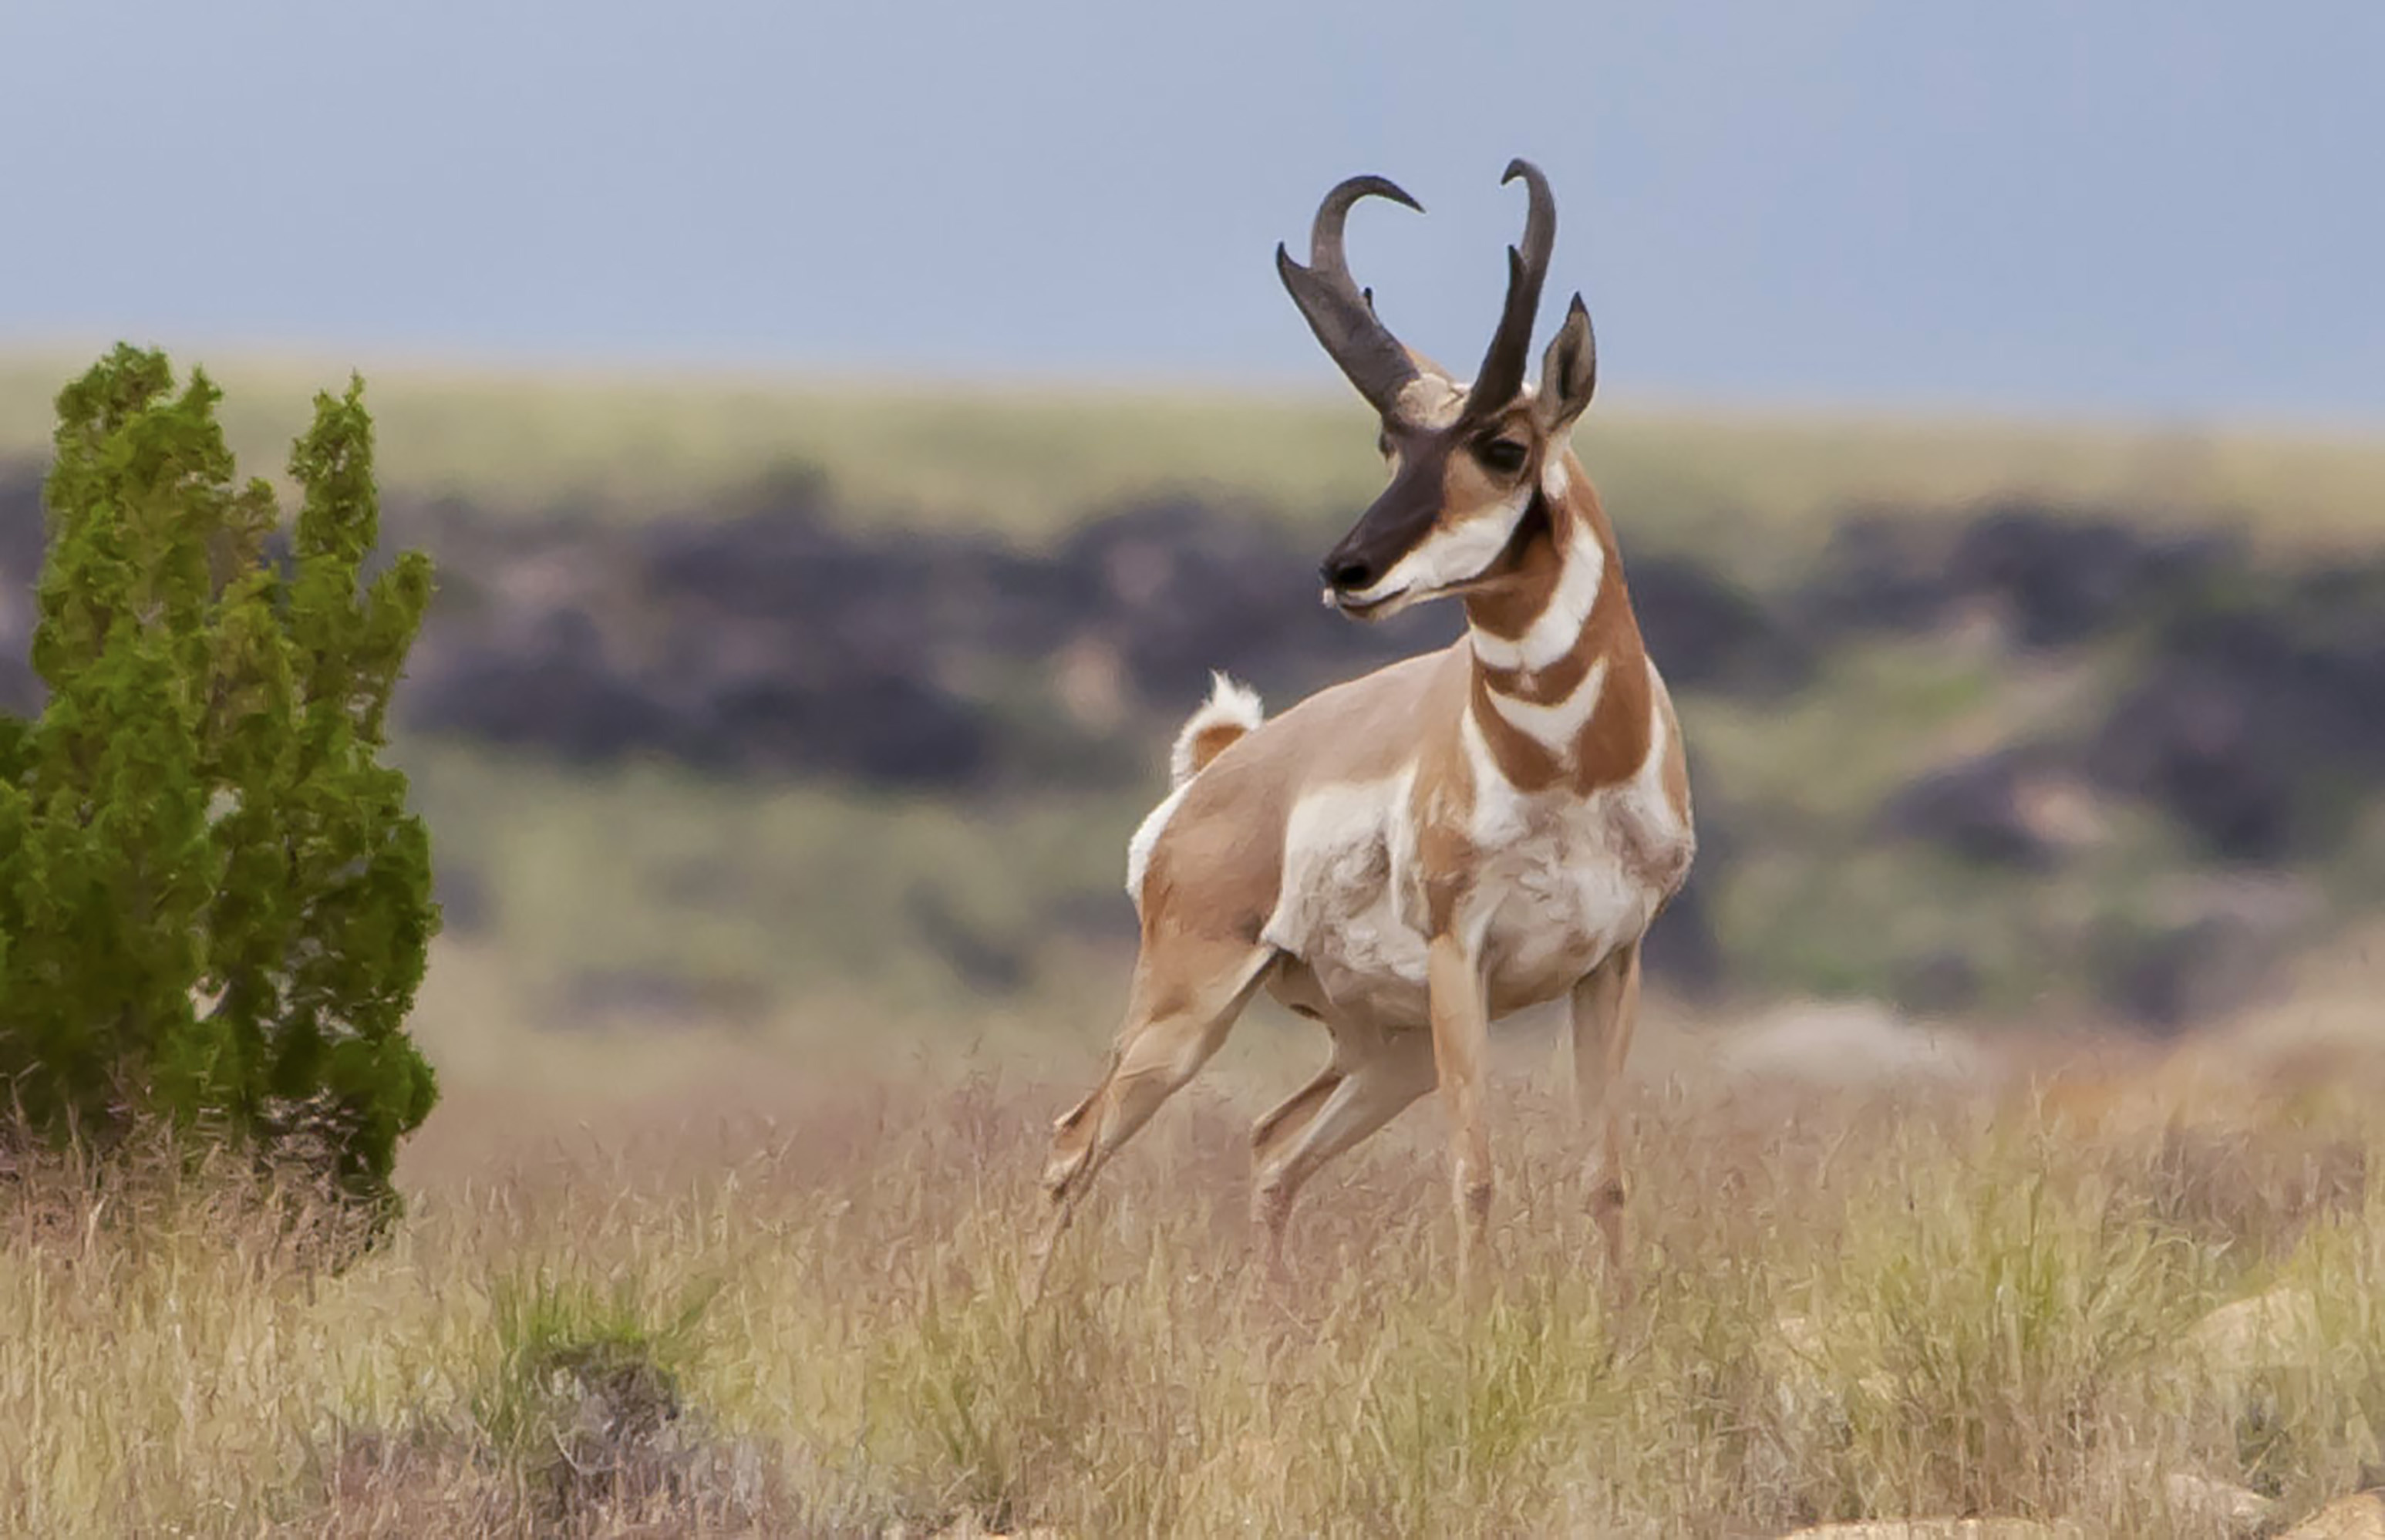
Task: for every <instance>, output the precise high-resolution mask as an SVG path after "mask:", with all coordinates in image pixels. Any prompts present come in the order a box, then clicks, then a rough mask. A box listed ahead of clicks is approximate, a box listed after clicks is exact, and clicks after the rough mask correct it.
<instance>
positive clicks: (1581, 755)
mask: <svg viewBox="0 0 2385 1540" xmlns="http://www.w3.org/2000/svg"><path fill="white" fill-rule="evenodd" d="M1560 463H1561V467H1562V469H1561V471H1560V473H1559V474H1558V475H1557V476H1555V477H1554V478H1552V480H1551V482H1549V483H1544V489H1543V493H1542V499H1543V502H1544V503H1545V505H1546V507H1547V509H1548V519H1547V520H1546V528H1545V529H1543V530H1542V531H1540V532H1537V533H1535V535H1534V536H1533V538H1532V540H1531V541H1530V544H1528V545H1526V547H1525V548H1524V549H1523V550H1522V551H1520V552H1519V553H1517V557H1516V564H1515V570H1514V573H1513V575H1512V577H1511V578H1509V579H1508V580H1506V581H1503V582H1500V583H1498V584H1496V585H1495V586H1493V587H1491V588H1487V589H1485V590H1483V591H1481V592H1480V593H1477V594H1473V595H1468V596H1467V600H1466V618H1467V643H1468V645H1470V646H1471V647H1472V649H1473V652H1474V670H1473V674H1474V677H1473V683H1472V690H1471V698H1470V701H1469V703H1468V709H1469V710H1470V711H1471V712H1472V713H1473V716H1474V720H1475V722H1476V724H1477V725H1478V726H1479V727H1480V730H1481V732H1482V736H1483V739H1484V741H1485V743H1486V744H1488V745H1489V746H1490V749H1491V753H1492V759H1493V761H1494V762H1495V763H1496V764H1497V766H1498V768H1499V770H1500V772H1501V773H1502V774H1503V775H1504V776H1505V778H1506V779H1507V780H1508V781H1509V782H1510V783H1513V784H1515V785H1516V786H1517V787H1518V788H1520V789H1523V790H1527V791H1534V790H1542V789H1546V788H1549V787H1553V786H1555V785H1557V784H1560V783H1567V784H1571V785H1572V786H1574V787H1575V788H1576V789H1578V790H1582V791H1587V790H1590V789H1592V788H1593V787H1596V786H1599V785H1605V784H1610V783H1614V782H1617V781H1620V780H1623V779H1625V778H1627V777H1628V776H1630V774H1631V773H1632V772H1633V771H1634V770H1637V769H1638V768H1639V765H1640V762H1641V761H1642V759H1644V758H1645V757H1646V756H1647V750H1648V745H1649V742H1650V732H1651V728H1650V725H1649V705H1650V702H1649V688H1648V680H1647V662H1646V653H1645V652H1644V650H1643V649H1642V645H1641V641H1640V629H1639V625H1638V623H1637V622H1636V621H1635V620H1634V619H1633V617H1632V614H1631V600H1630V594H1629V593H1628V592H1627V591H1626V589H1625V586H1624V582H1623V569H1622V564H1621V562H1620V561H1619V560H1618V559H1617V554H1616V548H1615V538H1614V534H1613V532H1611V531H1610V530H1609V529H1608V527H1607V523H1606V518H1605V513H1604V512H1603V511H1602V510H1601V509H1600V507H1599V505H1598V495H1597V494H1596V493H1595V492H1593V491H1592V489H1591V485H1590V480H1589V478H1588V477H1586V476H1584V475H1583V474H1582V472H1581V467H1580V463H1579V462H1578V461H1576V460H1575V459H1574V457H1573V456H1572V455H1571V454H1570V453H1567V456H1566V457H1565V459H1564V460H1563V461H1562V462H1560Z"/></svg>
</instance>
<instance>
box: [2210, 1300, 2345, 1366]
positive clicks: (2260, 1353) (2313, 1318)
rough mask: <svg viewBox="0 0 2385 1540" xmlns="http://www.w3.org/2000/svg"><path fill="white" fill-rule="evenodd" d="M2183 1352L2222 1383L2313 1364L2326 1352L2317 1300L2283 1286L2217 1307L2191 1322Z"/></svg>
mask: <svg viewBox="0 0 2385 1540" xmlns="http://www.w3.org/2000/svg"><path fill="white" fill-rule="evenodd" d="M2183 1352H2184V1355H2185V1357H2186V1358H2187V1359H2188V1360H2189V1361H2191V1362H2192V1363H2193V1364H2195V1365H2196V1366H2198V1367H2200V1368H2201V1369H2203V1370H2204V1371H2206V1372H2208V1373H2209V1374H2210V1375H2211V1376H2212V1377H2213V1378H2214V1379H2215V1380H2216V1381H2219V1382H2221V1383H2241V1382H2242V1381H2243V1380H2245V1379H2247V1378H2249V1377H2250V1376H2253V1375H2254V1374H2258V1373H2260V1372H2262V1371H2268V1370H2279V1369H2312V1368H2316V1367H2317V1366H2319V1365H2320V1364H2322V1363H2324V1362H2325V1361H2326V1356H2327V1339H2326V1333H2325V1332H2324V1331H2323V1330H2322V1329H2321V1327H2320V1324H2319V1319H2318V1301H2317V1300H2316V1298H2314V1297H2313V1296H2312V1295H2311V1292H2310V1291H2309V1290H2308V1289H2298V1288H2290V1287H2284V1288H2275V1289H2271V1290H2269V1291H2268V1292H2267V1293H2266V1294H2256V1295H2254V1296H2252V1297H2251V1298H2249V1299H2239V1300H2237V1301H2235V1302H2234V1303H2233V1304H2229V1305H2222V1306H2220V1307H2219V1308H2217V1309H2216V1310H2214V1311H2212V1312H2211V1313H2210V1314H2209V1315H2206V1316H2204V1318H2203V1319H2202V1320H2201V1321H2197V1322H2195V1324H2194V1326H2193V1329H2192V1330H2191V1331H2189V1332H2188V1333H2187V1334H2186V1338H2185V1341H2184V1344H2183Z"/></svg>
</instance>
